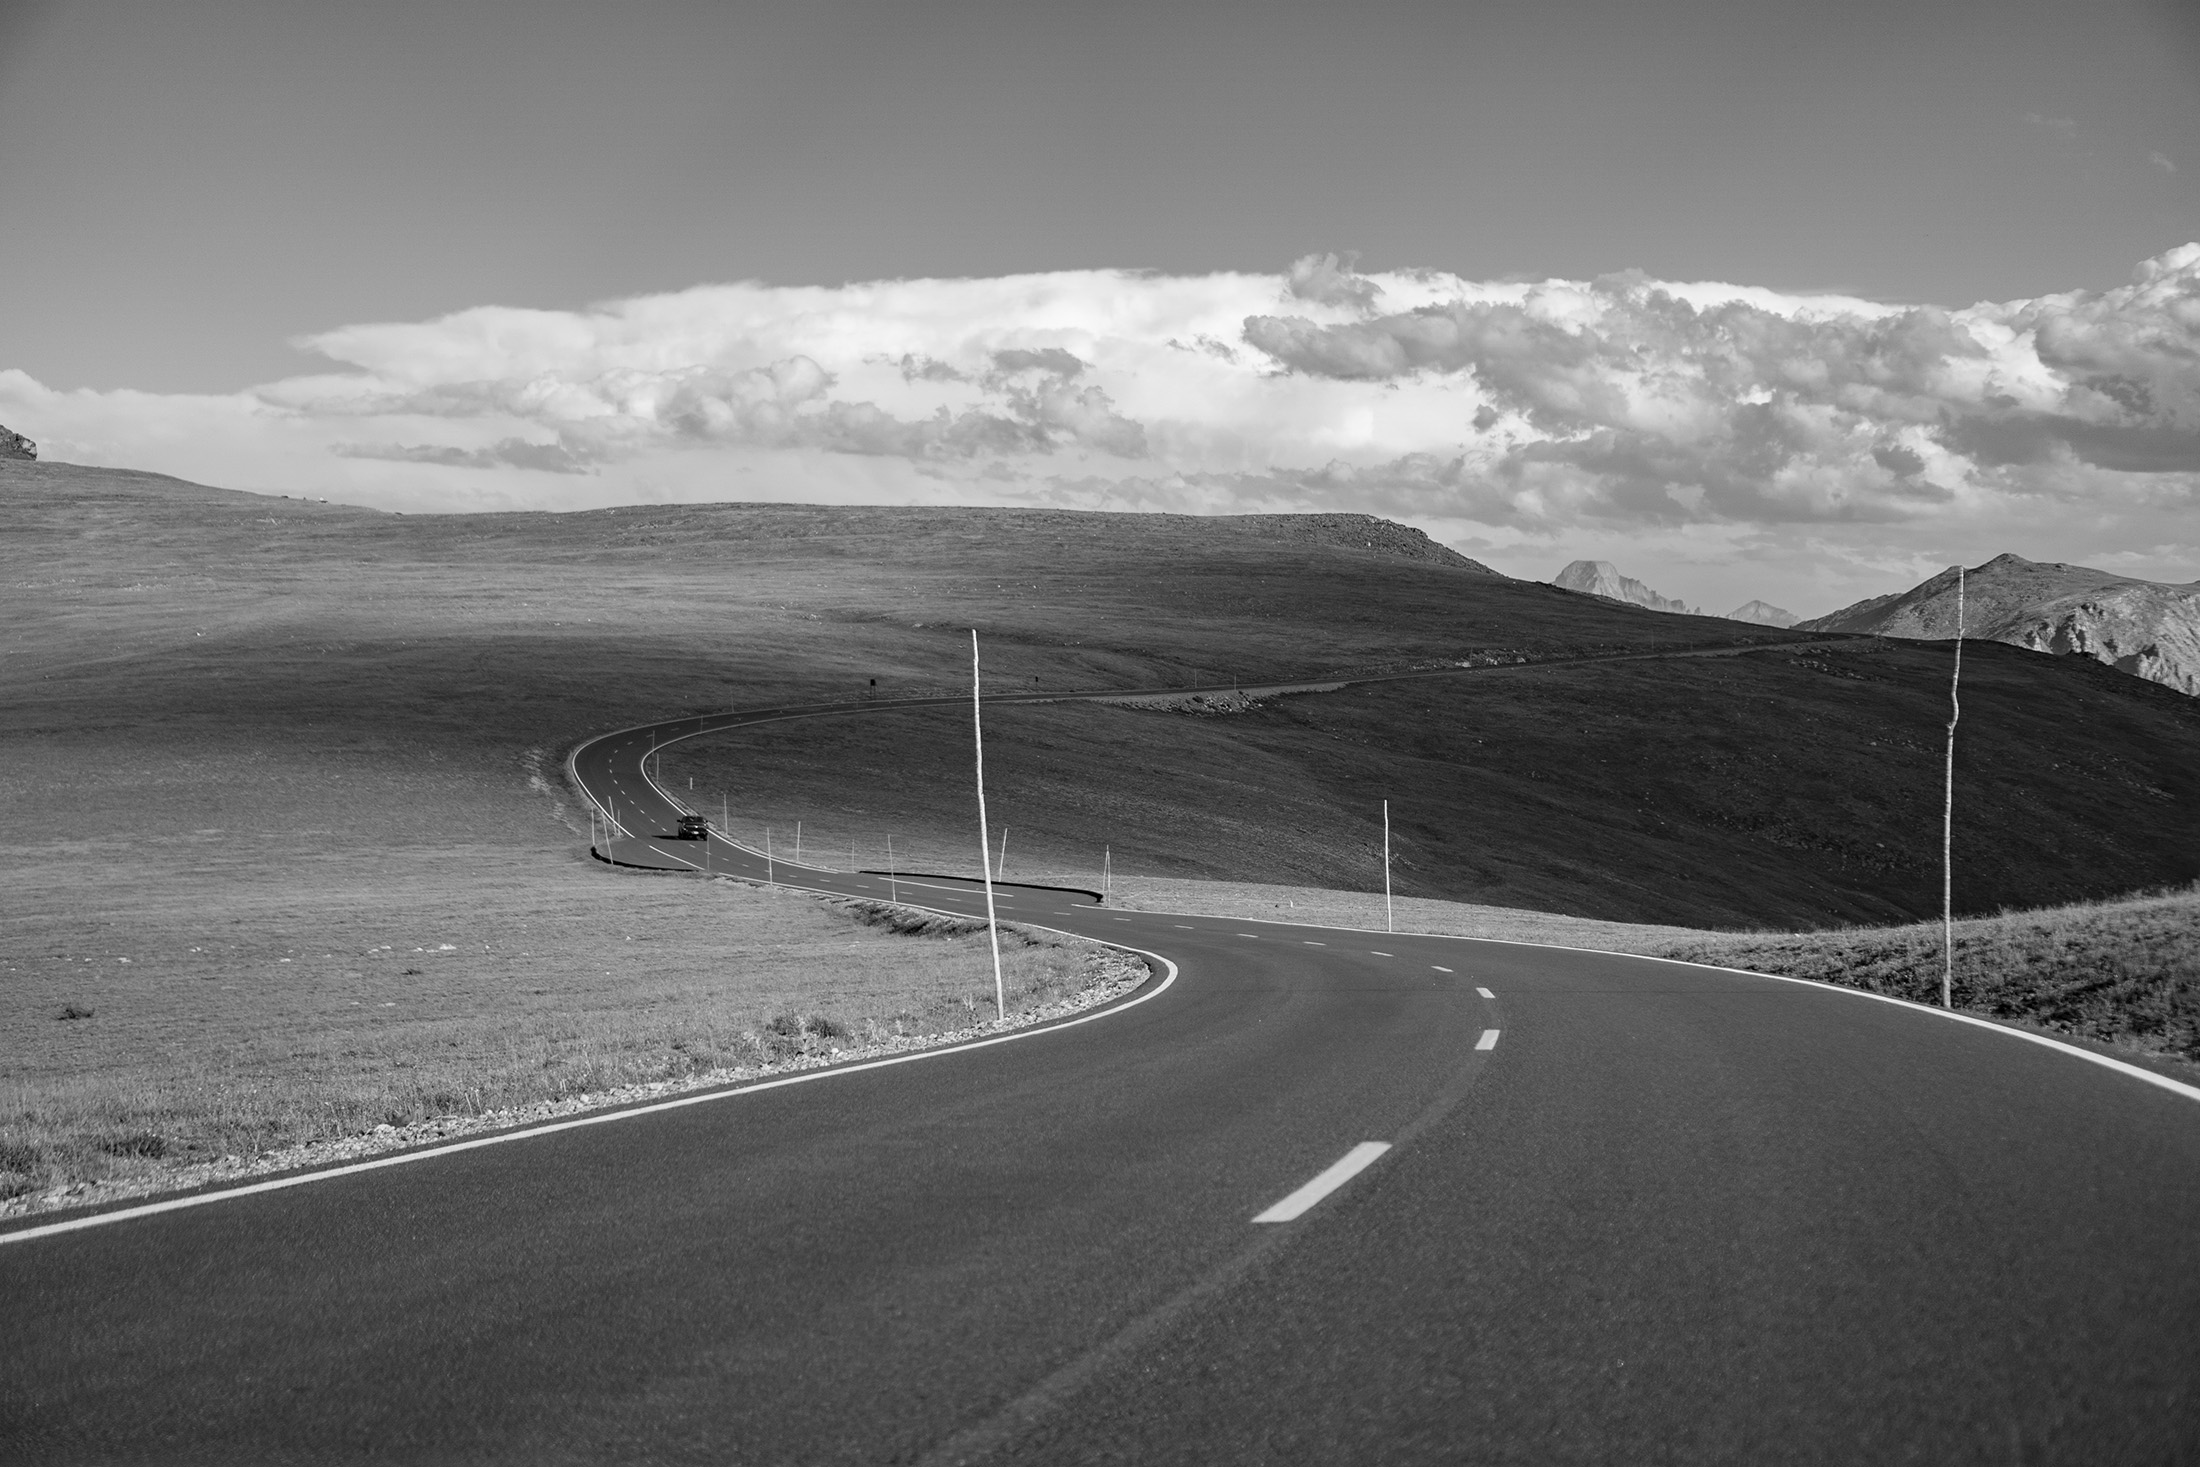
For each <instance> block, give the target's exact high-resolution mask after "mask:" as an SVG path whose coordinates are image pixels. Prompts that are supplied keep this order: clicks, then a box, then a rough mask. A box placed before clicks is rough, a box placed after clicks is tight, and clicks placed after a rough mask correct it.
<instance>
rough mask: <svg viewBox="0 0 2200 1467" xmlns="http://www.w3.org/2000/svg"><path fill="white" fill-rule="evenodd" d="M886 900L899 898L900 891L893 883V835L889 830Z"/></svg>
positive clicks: (892, 900) (897, 899)
mask: <svg viewBox="0 0 2200 1467" xmlns="http://www.w3.org/2000/svg"><path fill="white" fill-rule="evenodd" d="M886 900H888V901H890V902H898V901H900V900H901V892H900V890H899V889H898V888H897V887H896V886H895V884H894V836H893V833H892V832H891V831H889V832H887V836H886Z"/></svg>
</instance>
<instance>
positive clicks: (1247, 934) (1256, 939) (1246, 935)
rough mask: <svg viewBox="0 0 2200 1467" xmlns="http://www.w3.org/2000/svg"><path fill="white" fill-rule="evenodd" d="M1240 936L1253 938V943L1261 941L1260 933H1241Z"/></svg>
mask: <svg viewBox="0 0 2200 1467" xmlns="http://www.w3.org/2000/svg"><path fill="white" fill-rule="evenodd" d="M1238 936H1240V937H1250V938H1251V939H1253V941H1255V942H1258V941H1260V934H1259V933H1258V932H1240V933H1239V934H1238Z"/></svg>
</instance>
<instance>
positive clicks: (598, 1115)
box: [0, 887, 1372, 1247]
mask: <svg viewBox="0 0 2200 1467" xmlns="http://www.w3.org/2000/svg"><path fill="white" fill-rule="evenodd" d="M795 889H796V890H806V889H807V888H799V887H798V888H795ZM824 895H828V896H830V895H833V893H830V892H827V893H824ZM918 910H919V911H937V910H938V909H937V908H930V907H920V908H918ZM939 915H941V916H955V915H958V914H956V913H952V912H941V913H940V914H939ZM1043 930H1046V931H1060V930H1061V929H1059V928H1047V929H1043ZM1062 935H1063V936H1065V937H1076V936H1078V935H1079V934H1077V933H1074V932H1066V933H1063V934H1062ZM1085 940H1086V941H1091V940H1092V939H1090V938H1087V939H1085ZM1115 946H1117V947H1122V944H1120V943H1117V944H1115ZM1123 950H1124V951H1125V952H1134V953H1137V954H1138V955H1139V956H1140V957H1143V958H1152V959H1153V960H1154V961H1155V962H1157V963H1159V964H1161V966H1162V967H1164V968H1166V969H1167V970H1168V973H1167V975H1166V976H1165V977H1163V978H1162V980H1161V982H1160V983H1158V984H1156V985H1155V986H1154V989H1153V991H1152V992H1150V993H1142V994H1140V995H1138V997H1136V998H1133V999H1130V1000H1128V1001H1127V1002H1124V1003H1115V1004H1109V1005H1108V1006H1107V1007H1106V1008H1103V1009H1100V1010H1098V1011H1097V1012H1095V1013H1089V1014H1085V1015H1083V1016H1082V1017H1079V1018H1075V1019H1064V1020H1062V1021H1061V1022H1060V1023H1057V1024H1038V1025H1033V1026H1032V1027H1030V1028H1026V1029H1017V1030H1012V1031H1011V1032H1009V1033H1007V1034H995V1035H993V1036H992V1037H991V1038H988V1039H973V1040H970V1041H969V1042H968V1043H964V1044H950V1045H943V1046H942V1047H940V1048H938V1049H920V1050H916V1051H914V1052H912V1053H909V1054H895V1055H888V1056H886V1057H885V1058H884V1059H875V1060H865V1061H863V1062H862V1063H860V1064H853V1065H837V1066H834V1067H832V1068H830V1069H821V1070H804V1071H802V1072H800V1073H799V1074H793V1075H780V1076H777V1077H775V1078H773V1079H770V1080H759V1081H757V1082H756V1083H755V1084H753V1085H738V1086H734V1087H731V1088H729V1089H725V1090H706V1091H702V1092H700V1093H698V1094H695V1095H682V1096H677V1097H675V1098H673V1099H671V1100H658V1101H652V1102H651V1103H650V1104H648V1105H637V1106H634V1107H633V1108H631V1109H629V1110H605V1111H596V1112H594V1113H592V1114H589V1115H579V1116H573V1117H571V1118H569V1119H567V1120H562V1121H552V1122H550V1123H549V1124H547V1125H541V1126H529V1127H527V1128H526V1129H525V1130H521V1131H505V1132H501V1133H499V1134H497V1135H494V1136H477V1137H474V1138H473V1139H471V1140H468V1141H454V1142H452V1143H451V1144H450V1145H448V1146H432V1147H428V1148H426V1149H425V1150H421V1151H404V1152H399V1153H397V1154H395V1155H392V1156H378V1157H375V1158H373V1159H371V1160H368V1161H355V1162H351V1163H349V1164H348V1165H345V1166H335V1167H329V1168H328V1169H327V1170H325V1171H317V1172H301V1173H298V1174H296V1175H293V1176H288V1177H270V1178H269V1179H268V1180H266V1181H264V1182H250V1183H247V1184H246V1185H244V1186H242V1187H227V1188H224V1189H222V1190H221V1191H219V1192H198V1193H194V1194H192V1195H191V1196H189V1197H170V1198H166V1199H164V1200H162V1201H159V1202H146V1203H141V1204H139V1205H138V1206H136V1207H122V1208H117V1209H116V1210H115V1211H113V1212H95V1213H93V1214H92V1215H91V1216H89V1217H73V1218H69V1219H67V1220H65V1221H63V1222H56V1223H46V1224H44V1225H42V1226H40V1227H35V1228H23V1229H21V1230H20V1231H17V1232H11V1233H0V1247H5V1246H6V1245H8V1244H10V1243H27V1242H29V1241H30V1240H31V1239H33V1238H50V1237H53V1236H54V1235H55V1234H57V1233H74V1232H80V1231H82V1230H83V1229H85V1228H98V1227H105V1226H107V1225H108V1224H109V1223H119V1222H128V1221H131V1220H132V1219H135V1218H141V1217H152V1216H154V1215H156V1214H158V1213H163V1212H181V1211H183V1210H184V1209H185V1208H190V1207H204V1206H206V1205H207V1204H208V1203H210V1202H227V1201H228V1200H229V1199H231V1198H233V1197H250V1196H252V1195H253V1194H255V1193H258V1192H280V1191H284V1190H286V1189H288V1188H291V1187H303V1186H306V1185H307V1184H309V1183H312V1182H326V1181H330V1180H332V1179H334V1178H336V1177H349V1176H356V1175H358V1174H359V1173H360V1172H375V1171H381V1170H382V1169H383V1168H385V1167H393V1166H406V1165H409V1164H411V1163H413V1162H416V1161H428V1160H431V1159H433V1158H435V1157H439V1156H450V1155H452V1154H454V1153H456V1152H460V1151H478V1150H479V1149H481V1148H482V1147H484V1146H502V1145H504V1144H505V1143H507V1142H511V1141H528V1140H532V1139H533V1138H535V1137H537V1136H549V1135H553V1134H555V1133H556V1132H559V1131H574V1130H579V1129H580V1128H581V1127H583V1126H602V1125H608V1124H609V1123H611V1122H612V1121H623V1120H629V1119H631V1118H633V1117H635V1116H647V1115H656V1114H657V1113H659V1112H660V1111H668V1110H684V1109H685V1108H687V1107H688V1106H691V1105H704V1104H707V1103H708V1102H710V1101H713V1100H730V1099H732V1098H733V1097H734V1096H737V1095H754V1094H756V1093H757V1092H759V1091H763V1090H779V1089H783V1088H784V1087H786V1086H789V1085H807V1084H809V1083H811V1082H812V1081H816V1080H830V1079H832V1078H833V1077H834V1076H836V1075H858V1074H862V1073H863V1072H864V1071H866V1070H883V1069H886V1068H888V1067H889V1066H893V1065H906V1064H913V1063H915V1062H916V1061H918V1060H929V1059H941V1058H944V1057H945V1056H947V1055H951V1054H968V1053H969V1052H970V1051H971V1050H974V1049H990V1048H992V1047H993V1046H994V1045H996V1044H1010V1043H1013V1042H1015V1041H1017V1040H1019V1039H1036V1038H1038V1037H1039V1036H1040V1035H1042V1034H1053V1033H1056V1032H1057V1031H1059V1030H1063V1029H1074V1028H1076V1027H1078V1026H1079V1025H1080V1024H1090V1023H1092V1022H1093V1021H1094V1020H1096V1019H1105V1018H1110V1017H1112V1016H1114V1015H1116V1014H1120V1013H1123V1012H1124V1011H1125V1010H1128V1009H1134V1008H1137V1007H1138V1006H1139V1005H1140V1004H1142V1003H1145V1002H1146V1001H1147V1000H1149V999H1155V998H1159V997H1160V996H1161V995H1162V994H1164V993H1166V992H1168V991H1169V986H1170V985H1171V984H1173V983H1175V982H1176V974H1177V967H1176V964H1174V963H1172V962H1170V961H1169V960H1168V959H1167V958H1165V957H1163V956H1161V954H1159V953H1152V952H1147V951H1146V950H1145V949H1144V948H1136V947H1133V948H1124V949H1123ZM1370 1160H1372V1158H1370ZM1365 1164H1366V1163H1364V1162H1363V1163H1362V1165H1363V1166H1364V1165H1365ZM1355 1170H1357V1168H1355ZM1340 1180H1341V1179H1340ZM1308 1205H1309V1206H1311V1205H1312V1204H1311V1203H1309V1204H1308Z"/></svg>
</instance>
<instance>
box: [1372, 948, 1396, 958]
mask: <svg viewBox="0 0 2200 1467" xmlns="http://www.w3.org/2000/svg"><path fill="white" fill-rule="evenodd" d="M1367 952H1368V956H1369V957H1375V958H1394V957H1396V956H1398V955H1397V954H1396V953H1386V952H1377V951H1376V950H1375V949H1374V948H1369V949H1368V950H1367Z"/></svg>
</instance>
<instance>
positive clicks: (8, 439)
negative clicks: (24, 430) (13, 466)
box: [0, 426, 38, 459]
mask: <svg viewBox="0 0 2200 1467" xmlns="http://www.w3.org/2000/svg"><path fill="white" fill-rule="evenodd" d="M37 457H38V445H37V444H35V443H33V442H31V441H30V439H28V438H25V437H24V436H23V435H22V434H20V433H15V432H11V431H9V429H7V428H6V427H4V426H0V458H25V459H34V458H37Z"/></svg>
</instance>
